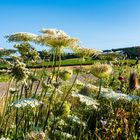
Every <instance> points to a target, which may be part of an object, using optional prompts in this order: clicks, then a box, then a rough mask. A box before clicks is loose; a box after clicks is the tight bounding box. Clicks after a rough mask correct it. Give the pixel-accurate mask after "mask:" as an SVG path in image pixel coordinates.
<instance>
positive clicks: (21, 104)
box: [10, 98, 42, 108]
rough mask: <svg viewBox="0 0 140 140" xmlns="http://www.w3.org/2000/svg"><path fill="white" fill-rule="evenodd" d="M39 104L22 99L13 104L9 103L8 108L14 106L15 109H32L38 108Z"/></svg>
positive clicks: (38, 102)
mask: <svg viewBox="0 0 140 140" xmlns="http://www.w3.org/2000/svg"><path fill="white" fill-rule="evenodd" d="M40 104H42V102H41V101H38V100H37V99H33V98H24V99H20V100H17V101H15V102H14V103H11V104H10V106H14V107H16V108H24V107H31V108H34V107H36V106H39V105H40Z"/></svg>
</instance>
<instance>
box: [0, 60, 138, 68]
mask: <svg viewBox="0 0 140 140" xmlns="http://www.w3.org/2000/svg"><path fill="white" fill-rule="evenodd" d="M95 62H107V61H106V60H92V59H87V60H85V61H82V60H81V59H79V58H74V59H66V60H62V61H61V66H76V65H80V64H82V65H91V64H94V63H95ZM111 62H112V63H116V61H111ZM119 62H120V63H121V62H122V63H126V64H135V62H136V60H120V61H119ZM52 65H53V63H52V62H47V61H46V62H45V63H44V62H38V63H37V64H29V65H27V67H29V68H42V67H51V66H52ZM56 65H57V66H58V65H59V62H58V61H57V62H56ZM7 68H9V65H8V64H3V63H1V64H0V69H7Z"/></svg>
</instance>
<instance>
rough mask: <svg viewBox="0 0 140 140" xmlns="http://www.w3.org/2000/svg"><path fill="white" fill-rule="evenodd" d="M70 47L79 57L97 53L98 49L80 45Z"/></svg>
mask: <svg viewBox="0 0 140 140" xmlns="http://www.w3.org/2000/svg"><path fill="white" fill-rule="evenodd" d="M71 48H72V50H73V51H74V52H75V54H76V55H77V56H79V57H81V58H88V57H91V56H94V55H97V53H98V51H97V50H95V49H88V48H82V47H80V46H72V47H71Z"/></svg>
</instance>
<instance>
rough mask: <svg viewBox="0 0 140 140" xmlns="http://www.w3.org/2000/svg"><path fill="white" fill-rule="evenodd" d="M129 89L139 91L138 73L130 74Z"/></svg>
mask: <svg viewBox="0 0 140 140" xmlns="http://www.w3.org/2000/svg"><path fill="white" fill-rule="evenodd" d="M129 89H130V90H136V89H138V79H137V73H136V72H135V71H133V72H131V73H130V77H129Z"/></svg>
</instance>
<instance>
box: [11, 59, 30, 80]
mask: <svg viewBox="0 0 140 140" xmlns="http://www.w3.org/2000/svg"><path fill="white" fill-rule="evenodd" d="M10 73H11V75H12V76H13V77H14V78H15V80H16V81H17V82H18V81H26V79H27V78H28V76H29V71H28V69H27V68H26V65H25V64H24V63H23V62H20V61H19V60H16V63H15V64H14V65H13V67H12V68H11V72H10Z"/></svg>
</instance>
